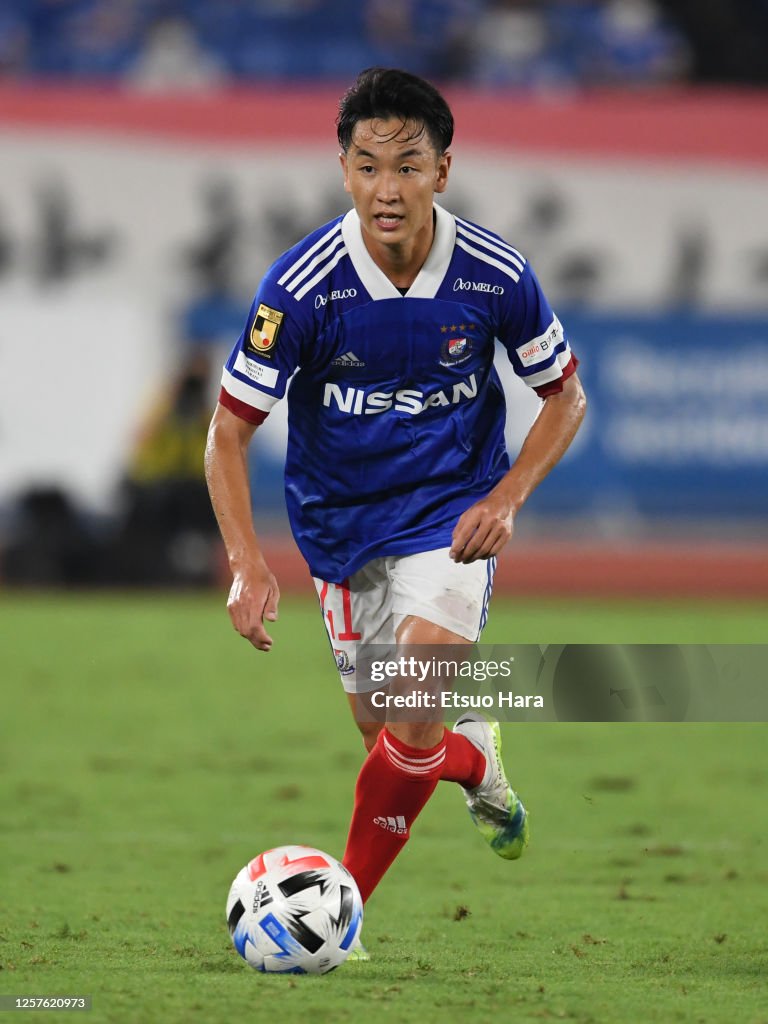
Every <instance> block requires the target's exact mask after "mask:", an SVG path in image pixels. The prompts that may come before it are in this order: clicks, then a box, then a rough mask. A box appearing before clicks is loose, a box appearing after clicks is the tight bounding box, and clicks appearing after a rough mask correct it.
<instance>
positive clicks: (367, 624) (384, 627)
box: [313, 548, 496, 693]
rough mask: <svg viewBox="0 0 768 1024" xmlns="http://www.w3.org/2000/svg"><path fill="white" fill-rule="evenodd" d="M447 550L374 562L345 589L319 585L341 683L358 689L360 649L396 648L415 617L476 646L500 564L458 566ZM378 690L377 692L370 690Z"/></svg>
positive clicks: (490, 560)
mask: <svg viewBox="0 0 768 1024" xmlns="http://www.w3.org/2000/svg"><path fill="white" fill-rule="evenodd" d="M448 551H449V549H448V548H438V549H437V550H436V551H424V552H421V553H419V554H417V555H388V556H386V557H384V558H374V559H373V561H371V562H368V564H367V565H364V566H363V568H362V569H360V570H359V571H358V572H356V573H355V574H354V575H353V576H350V577H349V579H347V580H345V581H344V582H343V583H326V582H325V581H324V580H320V579H317V577H313V579H314V580H315V587H316V588H317V596H318V598H319V599H320V608H321V610H322V613H323V621H324V622H325V628H326V630H327V631H328V639H329V640H330V642H331V647H332V648H333V653H334V656H335V658H336V665H337V667H338V670H339V675H340V676H341V682H342V685H343V686H344V689H345V690H346V691H347V692H348V693H355V692H360V691H361V690H363V689H366V687H365V686H364V684H363V682H362V680H361V684H360V686H357V685H356V678H355V664H356V649H357V644H358V643H363V644H387V645H388V646H390V647H394V645H395V634H396V632H397V629H398V627H399V626H400V624H401V623H402V621H403V619H405V618H406V617H407V616H409V615H417V616H419V617H420V618H422V619H426V620H427V621H428V622H434V623H435V624H436V625H438V626H442V627H443V628H444V629H448V630H450V631H451V632H452V633H457V634H458V635H459V636H463V637H464V638H465V639H466V640H470V641H472V642H475V641H476V640H478V639H479V637H480V633H481V631H482V629H483V627H484V626H485V623H486V620H487V618H488V602H489V601H490V597H491V591H492V589H493V574H494V572H495V570H496V559H495V558H488V559H483V560H481V561H477V562H471V563H470V564H469V565H462V564H461V563H457V562H454V561H453V559H451V558H450V557H449V555H448ZM369 688H370V689H375V686H371V687H369Z"/></svg>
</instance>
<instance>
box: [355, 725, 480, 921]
mask: <svg viewBox="0 0 768 1024" xmlns="http://www.w3.org/2000/svg"><path fill="white" fill-rule="evenodd" d="M484 773H485V758H484V757H483V755H482V754H481V753H480V751H479V750H477V748H476V747H474V746H473V745H472V744H471V743H470V742H469V740H468V739H466V737H464V736H458V735H456V734H455V733H452V732H448V730H445V731H444V733H443V738H442V739H441V740H440V742H439V743H438V744H437V745H436V746H434V747H431V748H430V749H428V750H422V749H420V748H419V747H411V746H409V745H408V744H407V743H403V742H402V741H401V740H398V739H396V738H395V737H394V736H393V735H392V733H391V732H389V730H388V729H386V728H384V729H382V730H381V732H380V733H379V736H378V739H377V740H376V745H375V746H374V748H373V750H372V751H371V752H370V754H369V755H368V757H367V758H366V760H365V762H364V764H363V767H362V768H361V769H360V775H359V776H358V779H357V787H356V789H355V806H354V810H353V812H352V822H351V824H350V826H349V836H348V838H347V848H346V850H345V851H344V857H343V863H344V866H345V867H346V868H347V869H348V870H349V871H350V873H351V874H352V877H353V878H354V879H355V881H356V882H357V885H358V888H359V889H360V894H361V896H362V897H363V902H365V901H366V900H367V899H368V897H369V896H370V895H371V893H372V892H373V890H374V889H375V888H376V886H377V885H378V884H379V882H380V881H381V879H382V877H383V876H384V874H385V873H386V871H387V869H388V868H389V867H390V865H391V864H392V862H393V861H394V859H395V857H397V855H398V853H399V852H400V851H401V850H402V848H403V847H404V846H405V844H406V843H407V842H408V838H409V835H410V829H411V825H412V824H413V823H414V821H415V820H416V818H417V817H418V815H419V812H420V811H421V809H422V808H423V807H424V805H425V804H426V802H427V800H429V798H430V797H431V796H432V793H433V792H434V790H435V787H436V786H437V783H438V781H439V780H440V779H446V780H450V781H452V782H460V783H462V784H463V785H464V786H466V787H467V788H471V787H472V786H477V785H479V783H480V782H481V781H482V778H483V775H484Z"/></svg>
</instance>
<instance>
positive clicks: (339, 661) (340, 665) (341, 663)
mask: <svg viewBox="0 0 768 1024" xmlns="http://www.w3.org/2000/svg"><path fill="white" fill-rule="evenodd" d="M333 653H334V655H335V656H336V668H337V669H338V670H339V672H340V673H341V674H342V675H343V676H349V675H351V674H352V673H353V672H354V671H355V666H354V665H353V664H352V662H351V661H350V660H349V655H348V654H347V652H346V651H340V650H339V648H338V647H334V648H333Z"/></svg>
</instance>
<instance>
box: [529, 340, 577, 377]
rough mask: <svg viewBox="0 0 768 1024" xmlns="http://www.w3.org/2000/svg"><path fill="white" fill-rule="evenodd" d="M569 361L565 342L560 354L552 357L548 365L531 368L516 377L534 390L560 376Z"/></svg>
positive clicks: (568, 350) (569, 356)
mask: <svg viewBox="0 0 768 1024" xmlns="http://www.w3.org/2000/svg"><path fill="white" fill-rule="evenodd" d="M570 359H571V351H570V349H569V348H568V347H567V342H566V344H565V345H564V347H563V351H562V352H558V353H556V354H555V355H553V356H552V358H551V360H550V361H549V363H547V364H545V365H541V364H540V365H539V366H534V367H531V369H529V370H522V371H519V372H518V375H519V376H520V377H521V378H522V380H523V381H525V383H526V384H527V385H528V387H531V388H534V387H536V386H537V385H539V384H546V383H548V382H549V381H551V380H556V379H557V378H558V377H560V376H561V375H562V372H563V367H565V366H567V365H568V363H569V362H570Z"/></svg>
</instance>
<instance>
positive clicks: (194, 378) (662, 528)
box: [0, 0, 768, 1024]
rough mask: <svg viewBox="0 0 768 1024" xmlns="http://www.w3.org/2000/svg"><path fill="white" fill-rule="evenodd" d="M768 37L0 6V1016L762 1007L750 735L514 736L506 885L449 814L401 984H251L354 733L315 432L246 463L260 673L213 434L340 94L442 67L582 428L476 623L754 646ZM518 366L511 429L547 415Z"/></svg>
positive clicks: (246, 9)
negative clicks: (539, 303)
mask: <svg viewBox="0 0 768 1024" xmlns="http://www.w3.org/2000/svg"><path fill="white" fill-rule="evenodd" d="M766 52H768V6H767V5H766V3H765V0H736V2H734V0H709V2H708V3H706V4H702V3H696V2H693V0H670V2H668V3H654V2H652V0H540V2H534V0H359V2H357V3H355V2H353V0H348V2H343V0H329V2H320V0H217V2H213V0H184V2H181V0H179V2H171V0H5V2H4V3H2V4H0V697H1V698H2V710H1V711H0V1002H1V1001H2V998H3V997H5V996H7V995H10V994H11V993H16V994H19V995H22V994H29V995H31V994H33V993H34V994H40V995H44V994H54V993H57V992H58V993H64V992H68V993H70V994H77V993H78V992H79V993H82V994H86V993H91V994H93V998H94V1010H93V1017H92V1019H93V1020H95V1021H96V1020H98V1021H109V1022H116V1024H126V1022H133V1021H135V1022H137V1024H146V1022H147V1021H155V1020H163V1021H164V1022H175V1021H179V1022H182V1021H183V1022H187V1021H189V1020H190V1019H194V1018H195V1017H197V1018H198V1019H201V1020H205V1021H211V1022H217V1021H231V1020H233V1019H241V1018H242V1019H249V1020H251V1019H253V1020H267V1019H270V1020H271V1019H279V1020H283V1021H289V1022H292V1021H306V1020H309V1019H317V1020H322V1021H329V1022H330V1021H332V1022H336V1024H352V1022H353V1021H357V1020H359V1019H360V1017H361V1016H364V1017H365V1019H366V1020H370V1021H378V1020H387V1021H390V1022H392V1021H396V1022H397V1024H424V1022H425V1021H429V1022H431V1021H433V1020H437V1019H439V1020H441V1021H446V1020H449V1021H450V1020H453V1019H459V1018H461V1019H469V1018H471V1019H472V1020H477V1021H490V1020H498V1019H499V1015H500V1014H502V1015H506V1016H509V1017H510V1018H512V1017H514V1019H515V1020H517V1021H521V1022H522V1021H538V1020H542V1019H552V1018H554V1019H567V1020H571V1021H576V1022H579V1024H595V1022H598V1024H636V1022H637V1021H638V1020H640V1019H646V1018H648V1017H653V1018H655V1019H657V1020H659V1021H663V1022H667V1021H672V1020H678V1021H688V1020H690V1021H694V1020H695V1021H697V1022H705V1024H721V1022H722V1021H725V1020H727V1021H733V1022H734V1024H765V1021H766V1015H765V1006H766V1000H765V981H764V979H765V952H766V945H765V920H766V913H768V903H767V902H766V886H765V882H766V872H765V835H766V829H765V798H764V795H765V784H766V779H767V778H768V776H767V775H766V770H765V767H764V765H765V726H764V724H763V723H752V724H749V723H729V722H720V723H690V722H686V723H680V724H675V723H668V722H661V723H643V722H641V723H633V722H624V721H618V720H615V721H612V722H611V723H609V724H606V723H590V722H575V723H570V722H559V723H547V724H541V725H538V724H535V723H526V724H525V725H523V726H518V725H516V724H515V725H504V726H503V732H504V735H505V740H504V742H505V756H506V757H507V758H509V759H511V760H509V765H510V767H511V769H512V770H513V771H514V780H515V785H516V786H518V787H519V789H520V791H521V792H522V793H523V795H524V797H525V799H526V802H527V803H528V804H529V806H530V808H531V810H532V820H533V827H534V838H533V843H532V845H531V849H530V851H529V853H528V854H527V855H526V857H525V858H523V860H521V861H520V863H519V864H515V865H509V864H506V863H504V862H501V861H500V860H498V859H497V858H493V857H490V856H488V854H487V851H486V850H484V849H483V848H482V847H483V844H482V842H481V840H480V839H479V837H478V836H477V835H476V834H475V833H474V830H472V829H471V828H470V827H469V825H468V823H467V822H466V821H462V815H463V809H462V807H461V801H460V799H459V796H458V794H457V793H456V792H455V791H454V788H453V787H438V790H437V792H436V793H435V796H434V798H433V799H432V800H431V801H430V803H429V805H428V806H427V808H426V809H425V811H424V813H423V814H422V816H421V817H420V819H419V822H418V823H417V830H418V835H414V841H413V842H411V843H409V844H408V847H407V848H406V850H405V851H404V853H403V855H402V856H401V857H400V858H399V859H398V862H397V863H396V864H395V866H394V867H393V869H392V871H391V873H390V875H389V876H388V878H387V880H386V882H385V885H384V886H382V890H381V892H380V893H379V894H377V895H376V896H375V897H374V899H373V900H372V901H371V904H370V905H369V908H368V909H367V910H366V932H365V936H366V942H368V943H369V945H370V946H371V950H372V953H373V959H372V961H371V963H370V964H367V965H361V967H362V970H361V971H360V972H357V969H355V968H352V967H350V968H346V967H345V968H343V969H342V970H341V971H339V972H338V973H337V974H334V975H333V976H331V978H330V979H303V981H304V982H306V984H302V983H301V981H302V979H299V981H298V983H297V982H296V981H294V980H293V979H281V978H275V979H257V978H254V977H253V976H252V975H251V974H250V973H249V972H246V971H245V969H244V968H243V966H242V964H240V963H239V962H238V960H237V957H236V955H235V953H234V952H233V950H232V948H231V944H230V942H229V938H228V936H227V934H226V929H225V928H224V923H223V903H224V896H225V893H226V891H227V887H228V885H229V882H230V881H231V879H232V877H233V875H234V874H235V872H236V871H237V870H238V869H239V867H240V866H241V865H242V864H243V863H245V862H246V861H247V860H248V859H249V858H250V857H252V856H253V855H254V853H256V852H257V851H258V850H260V849H264V848H266V847H268V846H272V845H278V844H281V843H289V842H296V841H305V842H309V843H312V844H314V845H317V846H319V847H321V848H323V849H326V850H328V851H329V852H340V851H341V850H342V849H343V844H344V837H345V828H346V823H347V821H348V814H349V803H350V799H351V789H352V785H353V780H354V777H355V775H356V772H357V770H358V766H359V764H360V761H361V757H362V748H361V745H360V743H359V740H358V738H357V736H356V734H355V731H354V729H353V728H352V726H351V723H350V722H348V721H345V720H344V712H343V709H342V708H341V707H340V704H339V699H338V693H337V687H338V683H337V678H336V674H335V671H334V666H333V663H332V661H331V659H330V658H329V657H328V649H327V644H326V640H325V637H324V635H323V631H322V629H321V626H320V622H319V618H318V614H317V607H316V602H315V600H314V596H313V595H312V593H311V590H310V587H309V586H308V583H309V581H308V579H307V576H306V572H305V570H304V569H303V568H302V566H301V564H300V563H299V561H298V559H297V557H296V554H295V550H294V548H293V545H292V542H291V541H290V539H289V538H288V537H287V535H286V530H285V523H284V517H283V513H282V497H281V487H280V468H281V465H280V464H281V452H282V446H283V445H284V442H285V437H284V432H285V425H284V424H285V419H284V416H285V411H284V410H280V409H278V410H276V411H275V412H274V413H273V414H272V415H271V416H270V419H269V421H268V423H267V425H265V427H264V428H263V429H261V430H260V431H259V433H258V435H257V438H258V443H257V444H255V445H254V451H253V454H252V460H253V467H252V468H253V471H254V472H253V487H254V492H255V497H256V503H257V508H258V519H259V523H260V524H263V525H264V529H265V531H266V534H267V537H268V539H267V550H268V556H269V559H270V562H271V565H272V568H273V569H274V570H275V572H276V573H277V575H278V578H279V580H280V583H281V585H282V587H283V589H284V591H286V595H285V597H284V599H283V602H282V605H281V616H280V621H279V622H277V623H275V624H274V626H273V627H271V628H272V629H273V630H274V635H275V646H274V650H273V652H271V653H270V655H269V656H268V657H262V656H257V655H255V654H254V652H253V651H252V650H250V649H249V647H248V645H247V644H245V643H244V642H243V641H242V640H239V639H238V638H236V637H235V636H234V635H233V633H232V630H231V627H230V625H229V623H228V620H227V617H226V613H225V610H224V594H225V592H226V573H225V571H224V566H223V562H222V558H221V550H220V547H219V546H218V542H217V541H216V539H215V531H214V529H213V527H212V524H211V519H210V512H209V510H208V505H207V498H206V496H205V491H204V485H203V482H202V467H201V450H202V445H203V441H204V435H205V428H206V424H207V421H208V418H209V415H210V409H211V406H212V403H213V402H214V401H215V396H216V390H217V378H218V373H219V370H218V367H219V365H220V363H221V361H222V359H223V357H224V354H225V352H226V351H227V349H228V348H229V346H230V345H231V343H232V341H233V339H234V338H235V337H236V336H237V334H238V333H239V331H240V329H241V326H242V322H243V320H244V317H245V312H246V310H247V308H248V305H249V303H250V300H251V296H252V293H253V290H254V288H255V285H256V282H257V281H258V278H259V275H260V274H261V273H262V271H263V270H264V269H265V267H266V266H267V265H268V263H269V262H270V261H271V259H272V258H273V257H274V256H275V254H276V253H277V252H279V251H280V250H282V249H283V248H284V247H286V246H288V245H290V244H291V243H292V242H293V241H295V240H296V239H297V238H299V237H300V236H301V235H302V234H303V233H304V232H305V231H306V230H308V229H309V228H310V227H313V226H315V225H316V224H317V223H319V222H320V221H322V220H323V219H326V218H330V217H331V216H333V215H335V214H336V213H338V212H340V211H341V210H343V209H344V208H345V207H346V203H347V198H346V196H345V194H344V193H343V191H342V190H341V181H340V175H339V173H338V169H337V167H336V166H335V162H336V145H335V142H334V128H333V120H334V114H335V106H336V102H337V98H338V95H339V92H340V91H341V89H343V88H344V87H345V86H346V84H347V83H348V82H349V80H350V78H351V77H352V76H353V75H354V74H355V73H356V72H357V71H358V70H359V69H360V68H361V67H364V66H367V65H369V64H373V63H376V62H382V63H385V64H394V65H402V66H405V67H408V68H411V69H412V70H415V71H419V72H422V73H425V74H429V75H431V76H433V77H434V78H435V79H436V81H438V82H440V83H442V84H444V86H445V89H446V92H447V94H448V96H449V98H450V100H451V102H452V104H453V105H454V108H455V112H456V118H457V133H456V141H455V146H454V152H455V164H454V172H453V180H452V183H451V187H450V191H449V194H448V196H447V197H446V205H447V206H448V207H449V208H451V209H455V210H456V211H457V212H459V213H461V214H463V215H465V216H469V217H475V218H477V219H479V220H480V221H481V222H485V223H487V224H488V225H489V226H492V227H495V228H498V229H499V230H500V231H501V232H502V233H503V234H504V235H505V236H506V237H507V238H509V240H510V241H512V242H513V243H514V244H516V245H518V246H519V247H520V248H521V249H523V251H524V252H525V253H526V255H528V256H529V257H530V258H531V260H532V261H533V263H534V265H535V266H536V267H537V269H538V271H539V273H540V276H541V278H542V280H543V282H544V284H545V287H546V290H547V293H548V294H549V295H550V296H551V298H552V301H553V304H554V305H555V306H556V308H557V310H558V313H559V315H560V317H561V319H562V320H563V322H564V323H565V324H566V326H567V328H568V330H569V333H570V335H571V337H572V341H573V345H574V348H575V350H576V351H577V352H578V354H579V356H580V357H581V358H582V366H583V377H584V380H585V384H586V387H587V389H588V392H589V399H590V408H589V413H588V420H587V421H586V423H585V426H584V429H583V431H582V433H581V435H580V436H579V438H578V440H577V442H576V444H575V445H574V447H573V450H572V451H571V452H570V453H569V454H568V456H567V457H566V459H565V460H564V462H563V463H562V465H561V466H559V467H558V469H557V471H556V472H555V473H554V474H553V475H552V476H551V477H550V478H549V479H548V480H547V481H546V482H545V483H544V485H543V486H542V487H541V488H540V490H539V491H538V492H537V493H536V495H535V496H534V497H533V499H532V500H531V502H530V504H529V506H528V507H527V508H526V509H525V510H524V513H523V514H522V515H521V517H520V520H519V524H518V532H517V536H516V538H515V541H514V543H513V544H512V545H511V546H510V547H509V549H508V550H507V552H506V554H505V557H504V559H503V560H502V566H501V569H500V572H499V577H498V589H499V590H500V591H502V593H500V594H498V595H496V596H495V597H494V603H493V607H492V610H491V612H492V613H491V617H490V621H489V625H488V629H487V631H486V635H485V639H486V640H487V642H488V643H498V644H506V643H510V642H520V641H523V642H525V643H531V644H540V645H542V646H544V645H553V644H554V645H558V644H560V645H563V644H585V643H628V644H667V643H668V644H688V643H693V644H696V643H703V642H707V643H723V644H728V643H732V644H736V643H744V644H747V643H749V644H753V643H758V644H759V643H762V642H763V641H764V640H765V621H766V607H767V605H766V600H765V598H766V596H767V595H768V526H767V525H766V524H767V522H768V520H767V518H766V504H767V499H768V473H766V468H768V467H767V466H766V463H767V462H768V203H766V195H767V194H768V189H766V185H767V184H768V180H767V179H768V137H767V136H766V132H765V124H766V122H767V121H768V116H767V115H768V94H766V92H765V87H766V80H767V79H768V64H767V63H766V61H765V54H766ZM499 366H500V371H501V372H502V373H503V374H504V380H505V384H506V386H507V387H508V389H509V396H510V409H511V415H510V444H511V445H512V446H514V444H515V443H516V442H517V440H519V438H520V436H521V435H522V433H523V432H524V430H525V428H526V424H527V423H528V422H529V421H530V418H531V416H532V415H533V414H534V411H535V406H534V404H532V399H531V396H530V395H529V394H528V393H527V392H526V391H525V389H524V388H522V387H521V386H520V385H519V384H518V383H517V382H516V381H515V380H514V379H512V378H511V377H510V374H509V371H508V369H507V368H506V367H505V365H504V363H503V362H502V363H500V364H499ZM330 457H332V453H329V458H330ZM171 588H177V589H179V590H181V589H183V591H184V592H183V593H178V592H171ZM192 588H194V592H192V593H191V592H190V590H191V589H192ZM728 684H729V685H737V684H738V677H737V676H734V678H733V679H730V680H729V681H728ZM619 717H621V716H619ZM629 717H632V716H631V715H630V716H629ZM415 831H416V830H415ZM510 868H512V869H513V871H514V874H513V875H510ZM510 879H511V880H510ZM314 980H317V981H319V982H320V983H321V984H320V985H313V984H312V982H313V981H314ZM270 982H274V984H270ZM46 1019H58V1018H57V1017H56V1015H55V1014H51V1013H48V1015H47V1018H46ZM62 1019H63V1018H62Z"/></svg>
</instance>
